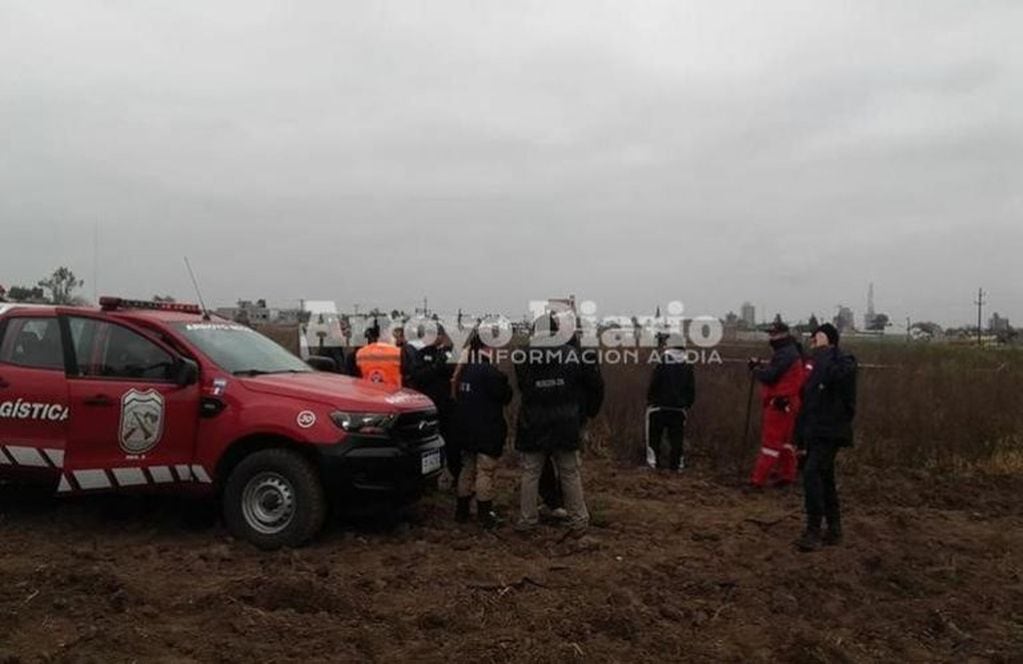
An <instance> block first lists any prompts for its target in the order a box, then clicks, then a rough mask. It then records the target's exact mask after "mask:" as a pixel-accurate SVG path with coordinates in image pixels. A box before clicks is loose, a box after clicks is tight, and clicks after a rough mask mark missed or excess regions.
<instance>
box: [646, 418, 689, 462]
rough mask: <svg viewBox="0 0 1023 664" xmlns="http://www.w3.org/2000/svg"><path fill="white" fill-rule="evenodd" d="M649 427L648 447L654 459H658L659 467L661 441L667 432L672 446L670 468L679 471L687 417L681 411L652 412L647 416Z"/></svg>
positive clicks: (669, 456)
mask: <svg viewBox="0 0 1023 664" xmlns="http://www.w3.org/2000/svg"><path fill="white" fill-rule="evenodd" d="M647 417H648V418H649V421H648V422H647V426H648V427H649V429H648V430H647V431H648V435H649V438H648V439H647V445H649V446H650V449H652V450H653V451H654V458H656V459H657V467H658V468H663V466H662V465H661V439H662V438H663V437H664V434H665V432H667V434H668V443H669V445H670V446H671V450H670V453H669V455H668V467H669V468H671V469H672V470H678V467H679V464H680V463H681V462H682V440H683V438H685V433H686V416H685V413H683V412H682V411H681V410H675V409H672V410H667V409H664V410H651V411H650V414H649V415H648V416H647Z"/></svg>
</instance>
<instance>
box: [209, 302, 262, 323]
mask: <svg viewBox="0 0 1023 664" xmlns="http://www.w3.org/2000/svg"><path fill="white" fill-rule="evenodd" d="M214 313H216V314H217V315H218V316H221V317H223V318H228V319H230V320H233V321H236V322H239V323H245V324H246V325H266V324H267V323H269V322H271V319H272V316H271V312H270V309H268V308H267V306H266V300H256V301H255V302H253V301H251V300H238V306H235V307H220V308H218V309H217V310H216V311H215V312H214Z"/></svg>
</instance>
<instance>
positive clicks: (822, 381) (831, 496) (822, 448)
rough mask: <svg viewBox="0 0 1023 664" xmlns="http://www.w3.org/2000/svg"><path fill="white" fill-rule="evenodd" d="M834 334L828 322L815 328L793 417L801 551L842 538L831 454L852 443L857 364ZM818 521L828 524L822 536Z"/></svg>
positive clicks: (816, 547)
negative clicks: (802, 509) (802, 521)
mask: <svg viewBox="0 0 1023 664" xmlns="http://www.w3.org/2000/svg"><path fill="white" fill-rule="evenodd" d="M838 339H839V336H838V330H837V329H835V326H834V325H832V324H830V323H825V324H823V325H821V326H820V327H818V328H817V329H816V330H815V331H814V333H813V337H812V342H813V369H812V370H811V371H810V376H809V377H808V378H807V379H806V382H805V383H804V384H803V392H802V401H803V405H802V409H801V410H800V411H799V418H798V419H797V420H796V445H797V446H798V447H799V449H800V450H805V454H806V462H805V463H804V465H803V492H804V497H805V500H806V530H805V531H804V533H803V536H802V537H800V539H799V541H798V542H797V546H798V547H799V549H800V550H802V551H815V550H817V549H819V548H820V547H821V545H824V544H828V545H835V544H839V543H841V541H842V515H841V512H840V510H839V503H838V489H837V487H836V485H835V457H836V456H837V455H838V450H840V449H841V448H843V447H850V446H851V445H852V443H853V428H852V422H853V418H854V417H855V415H856V372H857V365H856V358H855V357H853V356H852V355H850V354H847V353H843V352H842V351H841V350H840V349H839V348H838ZM822 521H826V522H827V525H828V530H827V532H826V533H825V534H824V535H823V536H822V535H821V522H822Z"/></svg>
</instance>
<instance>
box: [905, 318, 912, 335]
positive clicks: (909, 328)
mask: <svg viewBox="0 0 1023 664" xmlns="http://www.w3.org/2000/svg"><path fill="white" fill-rule="evenodd" d="M909 323H910V321H909V316H906V341H910V340H911V339H912V338H913V335H912V334H910V330H911V328H912V326H911V325H910V324H909Z"/></svg>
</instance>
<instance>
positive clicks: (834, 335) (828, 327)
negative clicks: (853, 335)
mask: <svg viewBox="0 0 1023 664" xmlns="http://www.w3.org/2000/svg"><path fill="white" fill-rule="evenodd" d="M818 332H823V333H824V336H826V337H827V338H828V343H829V344H831V345H832V346H837V345H838V328H836V327H835V326H834V325H832V324H831V323H824V324H823V325H818V326H817V329H816V330H814V331H813V333H814V335H815V336H816V334H817V333H818Z"/></svg>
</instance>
